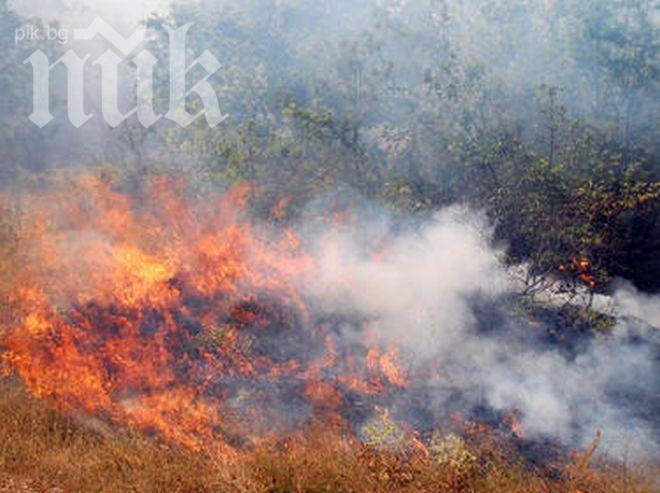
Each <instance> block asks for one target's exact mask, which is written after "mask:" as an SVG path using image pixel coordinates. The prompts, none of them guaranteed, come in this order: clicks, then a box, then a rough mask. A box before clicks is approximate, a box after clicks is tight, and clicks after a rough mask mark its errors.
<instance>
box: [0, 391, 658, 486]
mask: <svg viewBox="0 0 660 493" xmlns="http://www.w3.org/2000/svg"><path fill="white" fill-rule="evenodd" d="M0 444H1V446H0V491H7V492H14V491H26V492H41V491H44V492H46V491H48V492H78V491H79V492H89V491H108V492H115V491H140V492H148V491H154V492H156V491H158V492H160V491H168V492H175V491H181V492H195V491H198V492H205V491H209V492H210V491H214V492H217V491H227V492H230V491H249V492H258V491H263V492H317V491H319V492H320V491H346V492H381V491H382V492H388V491H410V492H413V491H415V492H417V491H447V492H493V493H495V492H502V493H504V492H506V493H515V492H530V493H531V492H533V493H538V492H558V493H559V492H561V493H565V492H574V493H577V492H585V493H587V492H588V493H598V492H626V493H636V492H638V493H645V492H649V493H650V492H655V491H657V482H656V483H654V475H653V473H654V472H655V473H656V474H657V473H658V469H657V468H656V469H655V470H654V469H651V468H649V467H642V466H634V467H633V466H632V465H630V464H628V465H624V464H611V463H609V464H605V463H600V462H596V461H595V457H591V456H588V455H587V454H585V453H584V452H583V453H580V454H575V455H574V456H569V457H567V458H566V460H565V461H562V462H555V463H553V464H545V465H543V466H531V465H529V464H528V463H526V462H525V461H524V460H523V459H522V458H521V457H520V456H519V455H517V454H516V453H515V452H514V451H513V449H512V448H511V447H510V445H508V444H507V443H505V442H504V441H502V440H500V439H498V438H496V437H493V436H490V435H481V436H479V437H478V438H475V439H465V440H464V439H462V438H460V439H459V438H449V439H445V440H444V446H439V447H438V448H435V449H434V448H433V447H429V449H428V450H427V451H426V452H422V451H421V450H420V448H419V446H417V447H415V446H412V447H411V448H410V447H409V448H407V449H406V450H405V451H404V450H399V451H393V450H385V449H380V448H378V447H376V446H374V445H368V444H365V443H363V442H361V441H359V440H357V439H356V438H354V437H351V436H350V435H342V434H340V433H338V432H337V431H333V430H329V429H328V428H327V427H325V426H323V425H320V424H316V425H312V424H310V425H307V426H306V427H305V428H304V429H303V430H301V431H299V432H297V433H294V434H293V435H291V436H290V437H288V438H286V439H282V440H280V441H278V442H277V443H273V444H270V445H267V446H266V445H264V446H262V447H259V448H256V449H254V450H252V451H251V452H250V453H246V454H243V455H241V457H240V458H238V459H237V460H234V461H231V462H222V461H218V460H217V459H216V458H214V457H212V456H210V455H209V454H207V453H204V452H195V451H192V450H190V449H187V448H185V447H182V446H180V445H178V444H173V443H171V442H164V441H162V440H160V439H158V438H155V437H149V436H145V435H143V434H137V433H134V432H131V431H128V430H126V429H124V428H114V427H110V426H108V425H107V424H106V423H105V422H103V421H99V420H92V421H90V420H89V419H83V418H76V417H74V416H71V415H68V416H64V415H62V414H61V413H59V412H55V411H53V410H52V409H50V408H49V407H48V406H47V405H46V404H45V403H44V402H43V401H41V400H37V399H35V398H34V397H32V396H30V395H29V394H28V393H27V392H26V391H25V389H24V387H23V386H22V385H21V384H20V383H18V382H17V381H15V380H11V381H9V380H6V381H4V382H3V383H2V384H1V386H0ZM588 459H590V460H588Z"/></svg>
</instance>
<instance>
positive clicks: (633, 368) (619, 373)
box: [315, 207, 660, 456]
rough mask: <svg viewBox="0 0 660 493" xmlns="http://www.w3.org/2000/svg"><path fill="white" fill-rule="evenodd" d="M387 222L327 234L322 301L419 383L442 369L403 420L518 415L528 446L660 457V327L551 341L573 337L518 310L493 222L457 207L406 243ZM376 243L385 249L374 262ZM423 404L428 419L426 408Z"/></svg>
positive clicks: (628, 301) (638, 299) (648, 312)
mask: <svg viewBox="0 0 660 493" xmlns="http://www.w3.org/2000/svg"><path fill="white" fill-rule="evenodd" d="M385 222H386V221H385ZM372 224H373V222H372ZM382 224H383V222H381V226H378V227H375V228H374V227H371V228H370V227H369V226H368V225H367V224H360V225H359V226H356V227H355V229H354V230H351V231H343V232H342V233H340V234H336V235H334V236H332V237H331V238H328V236H327V235H326V236H323V241H322V245H321V246H319V247H318V250H317V251H318V252H319V253H318V256H319V265H320V266H321V273H322V274H321V276H320V277H319V278H318V282H317V285H316V286H315V295H316V296H318V297H319V298H320V299H321V302H320V303H321V304H322V306H323V309H324V310H328V311H332V312H335V313H336V312H340V313H341V312H344V313H355V312H358V313H360V314H362V315H363V316H364V317H365V318H368V319H369V320H372V321H373V324H374V325H375V326H377V327H378V330H379V334H380V336H381V337H382V338H383V339H384V340H385V341H387V342H388V343H391V344H394V345H396V346H397V347H400V348H404V350H405V354H404V359H405V360H406V363H407V365H408V368H409V369H410V372H411V374H415V373H416V372H419V373H420V374H421V373H423V371H421V369H423V368H425V367H426V366H428V365H439V366H438V369H437V372H435V373H434V374H433V376H432V377H430V378H428V379H427V380H423V381H415V378H413V379H412V380H413V382H412V383H411V387H410V388H409V389H407V390H406V391H404V392H403V394H402V395H401V396H400V397H399V399H398V405H397V408H398V409H397V412H398V413H399V414H398V415H399V416H400V417H401V418H402V419H405V420H411V416H416V415H419V414H420V412H421V413H422V414H425V415H429V416H432V417H433V419H438V418H439V417H440V415H443V414H446V413H448V412H449V411H451V410H456V411H459V412H461V413H462V414H463V415H466V416H469V415H470V413H471V412H474V411H475V410H478V409H483V408H491V409H493V410H495V411H497V412H501V413H506V412H508V411H511V410H516V411H518V412H519V413H520V417H521V423H522V425H523V428H524V434H525V436H526V437H531V438H549V439H556V440H559V441H560V442H561V443H563V444H565V445H567V446H576V445H579V446H588V444H589V443H590V442H591V441H592V440H593V437H594V434H595V433H596V431H597V430H601V431H602V434H603V450H606V451H607V452H608V453H611V454H613V455H617V456H622V455H626V454H627V455H629V456H630V455H638V454H639V455H641V454H644V453H649V452H650V451H655V452H657V448H656V446H655V445H654V443H656V440H657V438H658V429H657V428H656V427H655V426H654V424H653V423H654V421H653V419H654V416H655V415H656V413H657V412H658V411H659V410H660V402H659V401H658V397H657V396H658V391H659V390H660V388H659V387H658V381H657V375H658V369H659V367H658V356H659V352H658V338H657V334H656V333H655V330H656V329H653V328H652V327H650V326H648V325H647V324H645V323H643V322H641V321H640V320H630V319H627V318H626V319H624V318H620V319H618V320H617V322H616V325H615V327H614V329H613V330H612V331H611V333H608V334H602V335H601V336H598V337H593V338H591V337H587V338H585V339H584V340H582V341H581V342H580V343H579V344H575V345H573V346H572V347H571V344H570V342H568V341H564V342H562V341H558V342H556V341H555V342H552V341H549V340H548V338H547V334H548V333H549V332H553V331H562V330H567V331H569V332H570V330H571V329H570V328H569V329H567V328H566V327H561V326H559V323H560V322H559V321H558V320H551V319H549V318H548V319H547V320H545V319H544V318H543V317H541V318H540V319H535V320H531V319H530V318H529V317H528V316H526V315H524V314H522V313H520V312H518V311H517V310H516V308H515V306H516V303H517V302H520V298H519V296H518V294H517V293H516V291H515V287H514V286H515V283H514V282H513V281H512V280H511V279H510V277H509V275H508V274H507V272H509V271H507V270H506V269H505V268H504V267H503V265H502V263H501V262H500V261H499V260H498V259H499V257H500V252H499V251H498V250H497V249H496V248H493V247H492V246H491V245H490V244H489V231H490V229H489V226H488V224H487V222H486V221H485V220H484V218H483V217H482V216H480V215H479V214H476V213H474V212H470V211H467V210H465V209H462V208H456V207H454V208H449V209H445V210H443V211H441V212H439V213H438V214H436V215H435V216H434V218H433V219H432V220H430V221H429V222H428V223H427V224H425V225H423V226H420V227H418V228H415V229H414V230H413V231H410V230H407V231H406V232H405V233H399V234H397V235H395V236H394V237H387V235H384V236H381V235H383V230H384V229H386V228H384V227H383V226H382ZM375 238H379V239H378V240H377V241H374V239H375ZM373 243H376V244H379V245H383V246H382V247H380V248H379V249H378V251H377V253H376V254H373V252H372V254H371V255H368V254H366V252H365V249H364V245H365V244H373ZM338 280H339V282H338ZM615 300H616V304H617V305H618V306H620V307H621V308H622V312H621V313H622V314H623V313H625V314H627V315H635V316H637V317H639V318H643V319H645V320H647V321H649V322H652V321H653V320H657V318H656V319H654V318H653V317H657V315H658V313H657V310H655V308H656V306H658V305H657V303H654V300H653V299H652V298H650V297H644V296H639V294H635V293H634V292H633V291H632V290H631V288H630V287H627V288H622V289H620V290H619V291H617V293H616V295H615ZM480 313H486V314H487V316H483V315H480ZM349 343H350V337H349V338H348V341H347V344H349ZM420 396H422V398H421V402H423V404H422V406H421V407H422V408H423V409H419V408H417V409H415V408H414V407H415V404H413V403H419V402H420ZM395 414H396V413H395ZM413 419H414V418H413Z"/></svg>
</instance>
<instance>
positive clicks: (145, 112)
mask: <svg viewBox="0 0 660 493" xmlns="http://www.w3.org/2000/svg"><path fill="white" fill-rule="evenodd" d="M191 27H192V23H188V24H185V25H183V26H181V27H178V28H172V27H167V34H168V38H169V47H168V48H169V57H168V58H169V109H168V111H167V112H166V113H165V114H159V113H157V112H156V110H155V109H154V73H155V70H156V67H157V64H158V63H159V60H158V58H157V57H155V56H154V55H153V54H152V53H151V52H150V51H149V50H147V49H146V48H143V49H141V50H140V48H141V47H143V46H144V45H145V44H146V39H147V32H146V30H145V29H139V30H137V31H135V32H134V33H133V34H131V35H130V36H129V37H127V38H124V37H123V36H122V35H121V34H119V33H118V32H117V31H116V30H115V29H114V28H113V27H112V26H110V25H109V24H108V23H107V22H105V21H104V20H103V19H101V18H96V19H95V20H94V21H93V22H92V23H91V25H90V26H89V27H87V28H85V29H74V30H73V33H72V36H71V38H72V39H73V40H75V41H91V40H94V39H95V38H97V37H98V36H100V37H102V38H104V39H105V40H106V41H107V42H108V43H110V44H111V45H112V47H113V48H114V50H113V49H108V50H106V51H105V52H104V53H102V54H101V55H100V56H98V57H97V58H96V59H95V60H93V61H91V62H90V61H89V59H90V58H91V55H89V54H87V55H85V56H79V55H78V54H77V53H76V52H75V51H74V50H73V49H70V50H68V51H67V52H66V53H65V54H64V55H62V56H61V57H60V58H59V59H57V60H55V61H54V62H51V61H50V59H49V58H48V56H47V55H46V54H45V53H44V52H43V51H42V50H36V51H35V52H33V53H32V54H31V55H30V56H29V57H28V58H27V59H26V60H25V61H24V63H25V64H29V65H31V67H32V75H33V111H32V114H30V116H29V118H30V120H31V121H32V122H33V123H34V124H35V125H37V126H39V127H45V126H46V125H48V124H49V123H50V122H51V121H53V119H54V116H53V115H52V114H51V112H50V94H51V87H50V82H51V77H50V76H51V71H52V70H53V69H54V68H55V67H56V66H58V65H60V64H61V65H63V66H64V67H65V68H66V73H67V115H68V119H69V121H70V122H71V124H72V125H73V126H75V127H76V128H79V127H81V126H82V125H83V124H85V123H86V122H87V121H89V120H90V119H91V118H92V117H93V116H94V115H93V114H92V113H86V112H85V99H84V95H85V73H86V70H88V69H89V65H90V63H91V65H92V66H98V67H99V68H100V72H101V81H100V84H101V112H102V116H103V119H104V120H105V122H106V123H107V124H108V125H110V126H111V127H113V128H114V127H117V126H118V125H120V124H121V123H123V122H124V121H125V120H126V119H127V118H129V117H131V116H133V115H136V116H137V120H138V121H139V122H140V124H142V125H143V126H144V127H147V128H148V127H151V126H152V125H154V124H155V123H156V122H158V121H159V120H161V119H162V118H166V119H168V120H171V121H173V122H175V123H176V124H178V125H179V126H181V127H187V126H188V125H190V124H191V123H193V122H194V121H195V120H197V119H198V118H200V117H202V116H204V117H205V118H206V121H207V123H208V125H209V126H210V127H212V128H213V127H215V126H217V125H219V124H220V123H222V122H223V121H224V120H225V119H226V118H227V115H225V114H223V113H222V111H221V110H220V104H219V101H218V97H217V94H216V92H215V90H214V88H213V86H212V85H211V83H210V82H209V79H210V78H211V77H212V76H213V75H214V74H215V73H216V72H218V70H220V68H221V67H222V65H221V63H220V62H219V61H218V59H217V58H216V57H215V56H214V55H213V54H211V53H210V52H209V51H208V50H205V51H204V52H203V53H202V54H201V55H200V56H198V57H197V58H196V59H195V60H194V61H193V62H192V63H190V64H187V63H186V53H187V46H186V39H187V34H188V32H189V30H190V28H191ZM48 33H50V34H48ZM39 36H42V38H39ZM44 36H45V37H44ZM53 36H56V38H57V39H58V40H60V42H62V40H64V39H66V40H68V39H69V33H68V32H66V31H62V30H60V31H58V32H57V33H56V34H55V33H52V32H50V29H48V30H47V33H46V34H42V33H40V32H39V30H38V29H36V28H31V29H29V28H27V27H23V28H21V32H19V31H17V32H16V34H15V36H14V37H15V41H16V42H18V41H21V40H25V39H50V37H53ZM53 39H55V38H53ZM135 53H136V54H135ZM127 61H130V62H132V64H133V65H134V68H133V69H132V70H134V72H135V73H134V76H135V80H136V85H135V87H136V96H137V97H136V100H135V101H136V104H135V106H134V107H133V108H132V109H130V110H128V111H127V112H122V111H121V110H120V109H119V99H120V97H119V91H120V84H119V80H120V70H122V69H126V68H127V67H126V65H127V64H126V63H125V62H127ZM199 69H202V70H203V71H204V72H205V74H206V75H205V76H204V77H203V78H202V79H201V80H199V81H198V82H197V83H196V84H194V85H193V86H192V87H191V88H190V89H188V88H187V81H186V80H187V77H188V75H189V74H190V72H191V71H192V70H195V71H197V70H199ZM191 95H197V96H198V97H199V99H200V101H201V103H202V109H201V110H200V111H199V112H197V113H190V112H189V111H188V109H187V107H186V101H187V99H188V98H189V97H190V96H191Z"/></svg>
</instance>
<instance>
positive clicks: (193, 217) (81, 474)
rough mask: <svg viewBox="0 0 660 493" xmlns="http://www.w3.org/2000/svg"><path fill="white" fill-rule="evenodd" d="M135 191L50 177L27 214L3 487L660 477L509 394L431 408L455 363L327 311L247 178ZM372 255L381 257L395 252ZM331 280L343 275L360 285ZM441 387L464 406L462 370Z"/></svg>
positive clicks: (2, 309)
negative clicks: (540, 429)
mask: <svg viewBox="0 0 660 493" xmlns="http://www.w3.org/2000/svg"><path fill="white" fill-rule="evenodd" d="M120 188H121V187H117V186H115V184H113V183H109V182H107V181H104V180H102V179H98V178H91V177H88V178H86V179H83V180H78V181H76V182H75V183H73V184H67V186H64V187H53V188H52V192H51V193H49V194H48V195H47V196H44V197H42V198H35V197H33V198H31V200H30V203H29V205H26V209H25V211H24V212H23V215H22V217H21V221H20V223H21V225H22V226H21V228H20V229H17V231H16V242H17V245H18V246H17V248H16V249H15V267H16V268H15V269H12V270H11V271H10V270H6V271H5V275H6V277H7V279H10V281H8V282H7V283H6V284H7V287H6V288H4V289H3V292H2V294H3V296H2V297H1V298H2V300H3V301H6V303H4V304H3V305H2V306H0V315H1V316H2V318H0V321H1V322H2V323H1V324H0V327H2V333H1V334H0V336H1V339H0V347H1V348H2V351H3V352H2V354H1V355H0V356H1V358H0V360H1V361H2V363H3V368H2V369H3V370H4V373H5V375H8V376H9V375H11V376H10V377H9V378H10V380H7V381H5V383H3V385H2V388H1V392H0V398H1V402H0V407H1V409H0V411H2V418H0V443H2V444H3V445H2V449H1V455H0V471H1V474H2V476H0V487H2V488H4V489H5V490H8V491H13V490H16V489H19V490H20V489H21V488H22V489H25V490H27V491H99V490H101V491H186V492H187V491H271V492H278V491H281V492H285V491H310V492H311V491H355V492H359V491H370V492H371V491H376V492H377V491H466V492H467V491H480V492H481V491H483V492H505V491H506V492H517V491H521V492H522V491H530V492H532V491H533V492H539V491H541V492H543V491H548V492H550V491H558V492H559V491H561V492H565V491H571V492H578V491H581V492H599V491H602V492H610V491H611V492H616V491H639V492H645V491H653V488H654V486H655V487H657V484H654V483H652V477H653V476H652V474H650V473H648V472H647V473H645V472H644V470H643V469H637V468H631V467H630V466H626V467H624V466H623V465H621V464H615V463H612V462H606V461H605V460H604V459H603V460H598V461H597V460H596V459H597V457H596V455H595V449H596V444H595V445H594V447H593V449H592V450H588V451H587V452H584V451H583V452H578V453H571V452H570V451H568V450H567V449H566V448H565V446H566V445H565V444H564V445H559V443H558V442H552V443H548V444H543V443H536V442H538V441H537V440H536V439H535V438H534V437H533V436H532V435H530V438H528V437H526V436H525V435H526V430H525V426H524V423H522V422H521V420H520V419H519V418H520V417H521V416H522V417H524V414H523V412H521V411H520V410H519V409H517V408H516V407H515V405H511V406H509V405H508V403H507V404H506V406H504V407H501V408H498V409H495V408H489V407H487V406H486V407H483V406H482V407H480V408H475V406H473V405H467V404H466V405H465V406H463V408H459V409H449V408H447V409H445V406H444V405H443V404H442V403H439V402H437V401H433V399H432V397H433V392H430V391H429V387H428V386H427V383H428V382H429V380H433V379H435V380H436V381H438V382H444V379H445V378H447V377H452V376H454V377H455V378H456V375H452V371H453V368H451V366H447V364H446V363H444V364H445V366H441V365H442V360H443V358H427V359H425V360H424V361H423V363H424V364H422V363H421V362H418V363H417V364H416V365H412V364H410V355H408V361H407V363H406V349H405V345H397V344H396V343H397V342H401V341H397V338H396V337H384V335H385V333H386V332H387V331H386V330H384V329H383V327H379V323H381V321H379V320H378V317H373V316H369V315H368V313H367V312H368V311H367V312H365V313H362V314H360V312H354V311H352V310H351V309H348V308H347V309H346V310H344V311H341V310H340V311H338V312H336V311H332V310H328V311H326V310H325V309H319V307H318V306H317V305H319V304H320V302H319V298H323V296H322V295H318V294H317V296H316V297H315V296H314V294H313V293H310V292H309V291H313V290H312V289H310V286H313V285H315V283H314V282H313V279H315V278H316V277H318V276H319V275H321V273H323V272H324V271H323V270H322V269H321V268H320V266H319V265H318V261H317V259H316V257H315V256H314V255H313V254H312V253H311V252H310V251H309V250H307V249H306V248H307V245H305V242H304V241H303V240H302V239H301V238H300V237H298V236H297V235H296V234H295V233H294V232H293V231H290V230H287V229H286V228H284V227H283V228H278V231H272V230H270V229H269V228H268V227H267V226H265V225H264V224H262V223H259V222H258V221H253V220H251V219H250V214H249V210H247V208H246V203H245V202H246V197H247V195H248V194H249V190H247V189H238V190H234V191H233V192H231V193H228V194H225V195H223V196H221V197H219V198H218V197H216V199H214V200H213V201H204V200H198V199H196V198H191V197H190V196H189V195H188V194H187V193H186V192H185V191H184V190H183V189H184V188H185V185H182V184H181V183H178V182H176V181H172V180H171V179H168V178H162V179H156V180H154V181H152V182H151V183H149V184H148V186H147V187H146V188H145V191H144V193H142V194H138V195H137V196H135V195H133V194H130V193H125V192H122V191H121V190H120ZM62 190H74V193H70V194H69V195H68V196H67V197H59V196H58V193H64V192H58V191H62ZM67 193H68V192H67ZM42 201H43V202H42ZM52 204H57V205H56V206H55V205H52ZM331 233H333V231H332V230H331ZM453 237H454V236H452V238H453ZM440 243H441V242H440ZM329 246H330V247H331V246H332V244H330V245H329ZM450 246H451V245H450ZM376 247H377V248H375V249H374V250H375V257H376V260H375V262H376V264H375V265H376V267H377V268H378V269H381V268H382V267H383V265H386V264H383V263H382V262H381V263H378V262H379V261H378V258H381V257H382V256H385V257H387V249H388V248H389V245H382V244H378V245H376ZM452 248H454V247H453V246H452ZM330 249H331V250H332V248H330ZM477 250H478V249H477V248H475V251H477ZM445 253H446V252H445ZM477 253H478V252H477ZM433 255H434V256H437V255H438V253H437V251H436V250H434V251H433ZM329 256H330V258H334V255H333V252H332V251H331V252H330V253H329ZM487 257H488V256H487ZM7 258H9V256H7ZM488 258H490V257H488ZM479 262H480V261H479V257H476V258H475V256H470V263H476V264H477V265H480V266H481V267H484V265H486V266H487V265H490V264H489V262H490V261H489V262H485V264H484V263H483V258H482V260H481V262H482V263H479ZM482 264H483V265H482ZM398 267H401V268H402V269H403V270H404V271H406V269H408V268H409V267H410V264H409V263H407V262H404V264H403V266H398ZM452 269H453V268H452ZM453 270H455V269H453ZM473 270H474V271H475V272H478V273H480V272H481V270H485V271H487V269H479V268H474V269H473ZM330 272H331V273H333V274H334V275H335V277H333V278H332V280H331V281H332V282H331V283H330V284H331V286H341V287H342V288H344V287H345V286H346V285H350V284H351V281H350V280H348V279H346V278H345V274H346V273H345V272H344V271H341V270H340V271H336V270H333V269H330ZM468 272H472V270H468ZM326 274H327V273H326ZM459 277H460V276H459ZM395 278H397V276H395ZM404 279H405V278H404ZM456 282H457V283H458V284H459V285H460V286H462V284H463V282H464V281H463V279H462V278H461V279H458V280H457V281H456ZM447 283H449V281H448V280H446V279H445V280H443V284H442V287H443V289H440V293H441V295H442V296H444V297H446V296H449V295H450V294H451V290H449V291H448V290H447V286H445V285H446V284H447ZM479 284H481V277H479ZM433 286H434V285H431V287H430V288H429V289H431V290H433ZM350 287H352V288H355V286H350ZM435 288H438V286H435ZM427 291H428V289H427ZM392 294H394V296H391V298H394V297H395V296H396V295H398V294H399V290H398V289H397V290H396V291H393V292H392ZM388 299H389V298H388ZM450 299H455V298H450ZM408 301H410V302H411V303H412V300H410V299H409V300H408ZM432 301H433V304H435V303H436V299H435V298H434V299H433V300H432ZM349 308H350V307H349ZM386 312H387V311H386ZM396 320H397V321H398V322H403V321H405V320H407V319H405V318H403V319H396ZM398 325H402V323H399V324H398ZM403 325H405V324H403ZM421 326H425V325H424V324H421ZM475 337H476V336H475ZM475 340H479V339H478V338H477V339H475ZM479 347H481V346H479ZM507 349H508V348H507ZM446 356H447V355H445V358H444V359H446ZM558 361H559V360H558ZM561 361H562V362H563V360H561ZM489 368H490V367H489ZM463 375H464V376H465V374H463ZM19 382H20V383H19ZM459 383H461V382H459ZM443 388H444V389H445V390H447V391H450V392H451V395H452V396H454V398H455V399H460V397H461V387H460V385H455V386H454V387H452V386H451V378H449V382H448V383H447V386H445V387H443ZM445 404H450V402H449V401H447V402H445ZM397 408H398V409H397ZM390 411H392V413H393V415H392V416H390V414H389V413H390ZM409 418H410V419H409ZM529 447H536V448H537V450H532V451H531V452H530V450H529ZM539 448H540V449H539ZM656 472H657V471H656Z"/></svg>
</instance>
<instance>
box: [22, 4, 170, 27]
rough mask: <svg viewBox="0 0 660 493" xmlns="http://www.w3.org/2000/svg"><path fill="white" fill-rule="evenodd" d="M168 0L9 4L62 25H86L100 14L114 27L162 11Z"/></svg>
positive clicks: (132, 23)
mask: <svg viewBox="0 0 660 493" xmlns="http://www.w3.org/2000/svg"><path fill="white" fill-rule="evenodd" d="M169 3H170V2H169V0H95V1H93V2H92V1H89V0H10V1H9V7H10V8H11V9H12V10H14V11H16V12H17V13H18V14H19V15H21V16H24V17H38V18H41V19H42V20H44V21H45V22H59V23H60V24H61V25H62V26H63V27H65V28H72V27H76V28H79V27H81V26H86V25H87V24H89V23H90V22H91V21H92V20H94V18H96V17H101V18H103V19H104V20H105V21H106V22H108V23H110V24H111V25H112V26H114V27H115V28H116V29H122V30H130V29H135V28H136V27H137V26H138V25H139V23H140V22H141V21H143V20H145V19H146V18H148V17H149V16H150V15H151V14H152V13H154V12H159V13H165V12H166V11H167V7H168V5H169Z"/></svg>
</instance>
